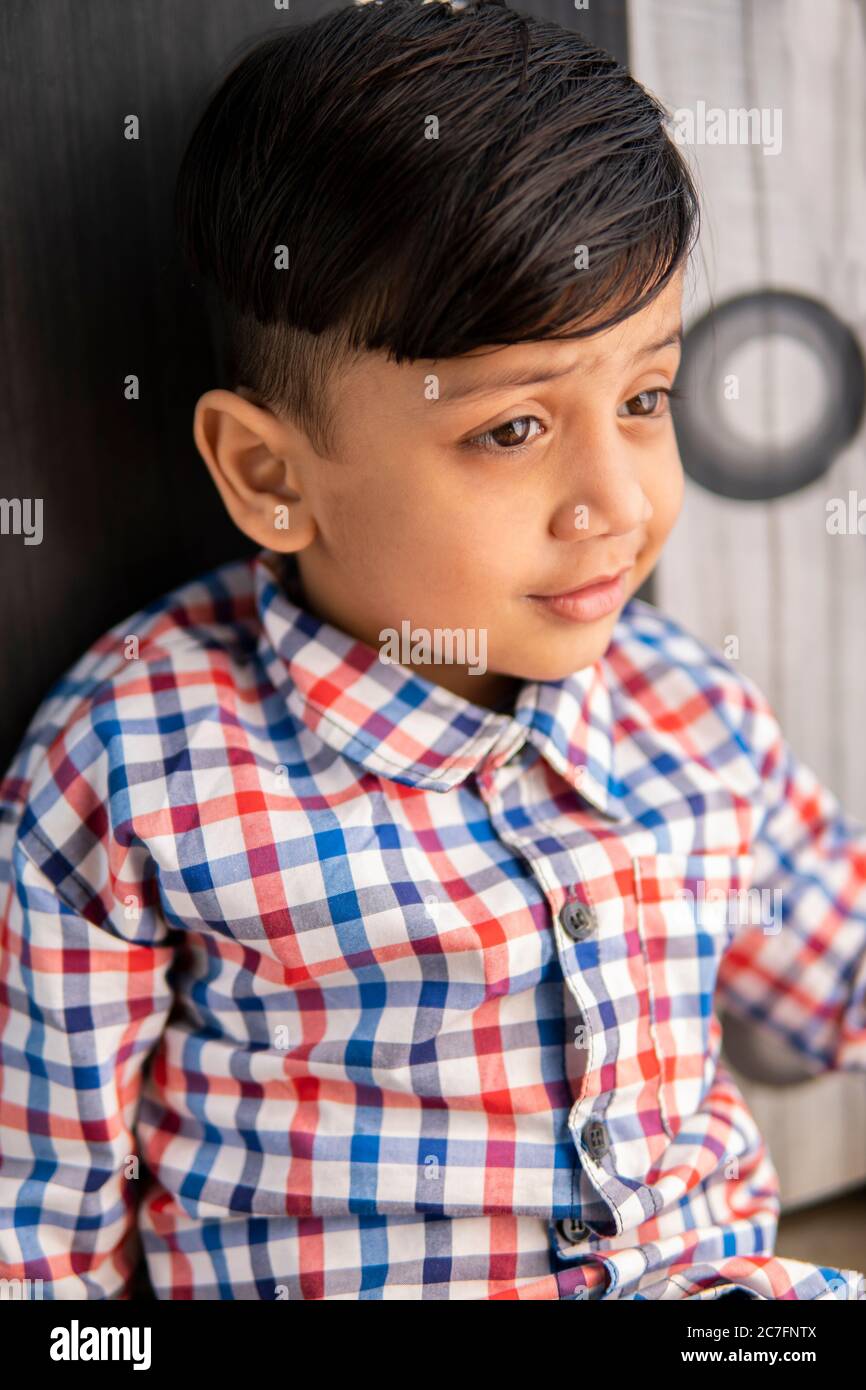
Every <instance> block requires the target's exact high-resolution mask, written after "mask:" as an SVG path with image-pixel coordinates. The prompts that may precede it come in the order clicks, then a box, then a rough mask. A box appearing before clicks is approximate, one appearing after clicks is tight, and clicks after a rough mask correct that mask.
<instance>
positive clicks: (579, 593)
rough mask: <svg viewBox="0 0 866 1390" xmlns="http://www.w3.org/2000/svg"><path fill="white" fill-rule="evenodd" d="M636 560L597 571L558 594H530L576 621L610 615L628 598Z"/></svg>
mask: <svg viewBox="0 0 866 1390" xmlns="http://www.w3.org/2000/svg"><path fill="white" fill-rule="evenodd" d="M633 568H634V561H631V563H630V564H628V565H625V566H623V568H622V569H620V570H616V571H614V573H612V574H607V575H596V576H595V578H594V579H588V580H587V581H586V582H585V583H584V584H580V585H579V586H578V587H577V588H575V589H566V590H565V591H564V592H562V591H561V592H560V593H556V594H529V595H527V597H528V598H530V599H532V600H533V602H534V603H535V604H536V605H537V606H538V607H539V608H542V609H544V610H545V611H546V612H547V613H550V614H552V615H553V616H554V617H557V618H565V619H566V620H567V621H569V622H573V623H592V622H596V621H597V620H598V619H599V618H604V617H607V616H608V614H610V613H613V612H614V611H615V609H617V608H619V606H620V605H621V604H622V603H623V602H624V600H625V576H626V574H627V573H628V572H629V570H631V569H633Z"/></svg>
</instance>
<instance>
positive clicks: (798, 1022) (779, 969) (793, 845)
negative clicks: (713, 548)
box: [716, 681, 866, 1074]
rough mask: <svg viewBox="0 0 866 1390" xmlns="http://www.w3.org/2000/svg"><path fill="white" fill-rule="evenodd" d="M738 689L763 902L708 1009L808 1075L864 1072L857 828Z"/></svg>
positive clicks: (865, 1014)
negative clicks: (766, 1040)
mask: <svg viewBox="0 0 866 1390" xmlns="http://www.w3.org/2000/svg"><path fill="white" fill-rule="evenodd" d="M746 684H747V690H748V693H749V703H750V704H751V705H752V715H753V718H754V732H755V735H756V739H755V742H756V743H757V745H758V747H759V749H761V750H762V751H760V752H759V755H758V770H759V772H760V773H761V777H762V780H763V787H764V796H763V808H762V810H763V815H762V822H761V824H760V826H759V828H758V830H757V833H756V837H755V840H754V842H753V846H752V848H753V852H754V855H755V859H754V871H753V878H752V885H753V888H758V889H763V890H764V893H763V894H762V911H761V912H760V915H759V914H758V913H757V912H755V914H754V917H750V916H749V915H748V914H746V913H744V914H743V915H742V918H741V920H740V921H739V923H738V926H737V930H736V933H735V937H734V940H733V941H732V943H731V945H730V947H729V948H728V951H727V952H726V954H725V956H724V958H723V960H722V962H721V965H720V970H719V978H718V989H717V998H716V1002H717V1008H718V1011H719V1012H720V1013H721V1014H726V1013H727V1014H729V1015H733V1016H734V1017H735V1018H737V1019H740V1020H742V1021H744V1022H748V1023H752V1024H756V1025H758V1026H759V1027H760V1028H761V1029H763V1030H766V1032H767V1034H768V1036H769V1037H771V1038H772V1040H774V1041H775V1042H777V1043H779V1042H781V1043H786V1044H788V1045H789V1049H793V1050H794V1052H795V1053H796V1055H797V1056H799V1057H801V1058H802V1059H803V1061H804V1064H805V1067H804V1069H807V1070H808V1071H810V1072H812V1073H815V1074H817V1073H818V1072H821V1071H831V1070H837V1071H866V827H864V826H863V825H861V824H858V823H857V822H856V821H854V820H853V819H850V818H848V817H846V816H845V815H844V813H843V812H842V810H841V807H840V805H839V803H838V801H837V799H836V798H835V797H834V796H833V794H832V793H831V792H830V791H829V790H828V789H827V788H826V787H824V786H822V785H821V783H820V782H819V780H818V778H817V777H816V776H815V774H814V773H813V772H812V771H811V770H810V769H809V768H808V767H807V766H805V764H804V763H802V762H801V761H800V760H799V759H798V758H797V756H796V754H795V753H794V752H793V750H792V749H791V747H790V746H789V744H788V743H787V742H786V741H785V739H784V737H783V735H782V733H781V730H780V728H779V725H778V723H777V721H776V719H775V716H774V715H773V712H772V710H771V708H770V706H769V704H768V703H767V701H766V699H765V698H764V697H763V695H761V693H760V691H759V690H758V689H757V687H756V686H755V685H754V684H753V683H752V682H751V681H747V683H746ZM753 896H754V895H753ZM752 920H754V921H755V922H756V923H757V924H756V925H750V922H751V921H752ZM765 924H766V925H765Z"/></svg>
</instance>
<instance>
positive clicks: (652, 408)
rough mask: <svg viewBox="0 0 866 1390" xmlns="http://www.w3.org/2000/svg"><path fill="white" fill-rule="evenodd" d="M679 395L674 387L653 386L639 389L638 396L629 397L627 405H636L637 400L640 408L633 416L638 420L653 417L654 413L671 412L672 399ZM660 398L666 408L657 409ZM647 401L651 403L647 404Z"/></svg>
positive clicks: (665, 413) (666, 413)
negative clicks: (642, 389) (644, 389)
mask: <svg viewBox="0 0 866 1390" xmlns="http://www.w3.org/2000/svg"><path fill="white" fill-rule="evenodd" d="M678 395H679V392H678V391H675V390H674V388H673V387H668V386H653V387H652V388H651V389H650V390H648V391H638V393H637V395H636V396H631V397H629V399H628V400H627V401H626V402H625V405H626V406H630V405H634V404H635V402H637V403H638V406H639V408H638V410H637V412H636V413H635V414H634V416H633V418H634V419H638V420H640V419H642V418H644V419H645V418H651V417H652V416H654V415H656V416H657V415H668V414H669V413H670V410H669V406H670V401H671V400H672V399H673V398H674V397H675V396H678ZM659 400H661V401H662V402H663V403H664V408H663V409H662V410H657V409H656V405H657V404H658V402H659ZM647 402H649V404H647ZM641 403H643V404H641ZM629 413H631V412H629Z"/></svg>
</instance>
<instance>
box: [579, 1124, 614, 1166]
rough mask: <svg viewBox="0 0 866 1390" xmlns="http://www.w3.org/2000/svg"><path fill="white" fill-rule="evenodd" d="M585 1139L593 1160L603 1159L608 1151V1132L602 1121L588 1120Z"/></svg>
mask: <svg viewBox="0 0 866 1390" xmlns="http://www.w3.org/2000/svg"><path fill="white" fill-rule="evenodd" d="M583 1139H584V1142H585V1143H586V1147H587V1148H588V1149H589V1152H590V1153H591V1154H592V1156H593V1158H601V1156H602V1154H606V1153H607V1151H608V1147H609V1145H608V1142H607V1132H606V1130H605V1127H604V1125H603V1124H602V1122H601V1120H587V1122H586V1124H585V1125H584V1127H583Z"/></svg>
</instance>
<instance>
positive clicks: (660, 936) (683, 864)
mask: <svg viewBox="0 0 866 1390" xmlns="http://www.w3.org/2000/svg"><path fill="white" fill-rule="evenodd" d="M753 861H754V856H753V855H752V854H739V855H729V854H718V853H712V854H674V853H662V854H655V855H642V856H640V857H637V858H635V859H634V861H633V865H634V881H635V896H636V901H637V922H638V932H639V935H640V942H641V950H642V951H643V954H644V957H645V961H646V969H647V980H648V992H649V1007H650V1026H651V1033H652V1038H653V1046H654V1049H655V1054H656V1060H657V1062H658V1087H659V1094H658V1098H659V1111H660V1114H661V1121H662V1124H663V1126H664V1128H665V1131H666V1133H667V1134H668V1135H669V1136H670V1138H672V1139H673V1138H675V1137H676V1135H677V1133H678V1132H679V1130H680V1129H681V1127H682V1125H683V1123H684V1121H686V1120H687V1119H688V1118H689V1117H690V1116H691V1115H694V1114H695V1112H696V1111H697V1110H698V1109H699V1107H700V1104H701V1101H702V1100H703V1097H704V1095H705V1094H706V1091H707V1090H708V1088H709V1086H710V1083H711V1081H712V1077H713V1073H714V1062H715V1057H717V1055H718V1047H719V1043H720V1038H721V1028H720V1025H719V1023H718V1020H717V1019H716V1017H715V1015H714V1013H713V995H714V993H715V988H716V977H717V974H718V968H719V961H720V960H721V957H722V955H723V954H724V952H725V950H726V948H727V946H728V944H729V943H730V941H731V940H732V939H733V937H734V935H735V934H736V929H737V925H738V923H742V922H746V921H748V920H749V917H748V913H749V911H750V903H749V897H750V895H749V893H748V888H749V885H750V882H751V874H752V866H753Z"/></svg>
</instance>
